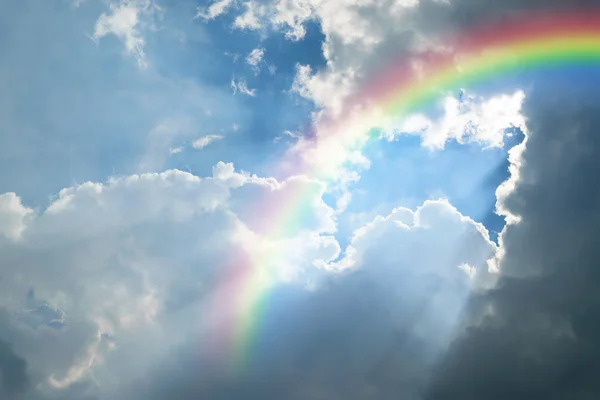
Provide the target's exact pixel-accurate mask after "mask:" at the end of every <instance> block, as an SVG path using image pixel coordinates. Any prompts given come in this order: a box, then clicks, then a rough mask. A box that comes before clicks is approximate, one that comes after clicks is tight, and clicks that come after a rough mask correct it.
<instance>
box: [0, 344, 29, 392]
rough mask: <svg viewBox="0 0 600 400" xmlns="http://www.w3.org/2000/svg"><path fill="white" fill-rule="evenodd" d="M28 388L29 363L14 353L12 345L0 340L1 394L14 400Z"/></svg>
mask: <svg viewBox="0 0 600 400" xmlns="http://www.w3.org/2000/svg"><path fill="white" fill-rule="evenodd" d="M28 386H29V377H28V376H27V363H26V362H25V360H23V359H22V358H20V357H19V356H18V355H16V354H15V353H14V352H13V350H12V348H11V346H10V344H8V343H6V342H5V341H3V340H1V339H0V393H2V394H3V396H7V397H6V398H13V396H17V395H18V394H19V393H22V392H24V391H25V390H26V389H27V387H28Z"/></svg>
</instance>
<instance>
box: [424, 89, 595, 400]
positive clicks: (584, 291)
mask: <svg viewBox="0 0 600 400" xmlns="http://www.w3.org/2000/svg"><path fill="white" fill-rule="evenodd" d="M541 82H542V81H541V80H540V81H538V82H537V83H538V85H536V87H537V89H536V90H534V91H532V92H531V94H530V95H529V96H528V100H527V101H526V104H525V107H524V114H525V115H526V116H527V118H528V124H527V126H528V132H529V134H528V140H527V143H526V147H525V148H524V151H523V152H522V154H521V155H520V157H519V163H518V165H520V171H519V175H520V177H519V180H518V181H517V182H516V183H515V185H514V189H513V190H512V192H511V193H510V194H508V195H505V196H504V197H503V198H502V199H501V204H502V206H503V207H504V208H505V209H506V210H508V211H509V212H510V213H512V214H514V215H518V216H520V222H518V223H513V224H510V225H508V226H507V227H506V228H505V231H504V233H503V234H502V242H503V246H504V252H503V253H504V256H503V258H502V260H501V262H500V265H499V268H500V271H501V273H502V278H501V280H500V282H499V285H498V286H497V288H495V289H494V290H492V291H490V292H487V293H484V294H482V295H481V296H478V297H476V298H474V299H472V301H471V302H470V304H469V307H468V310H469V312H468V314H467V316H468V322H469V329H466V330H464V331H463V332H462V333H461V335H460V339H459V340H457V342H456V343H455V344H454V345H453V346H452V350H451V351H450V353H449V354H448V356H447V357H446V358H445V359H444V360H443V362H442V363H441V365H440V366H439V368H438V370H437V376H436V379H435V380H434V382H433V385H432V387H431V388H430V390H429V394H428V396H427V397H426V398H427V399H463V398H479V397H480V396H485V397H486V398H489V399H504V398H529V399H542V398H543V399H554V398H570V399H585V398H589V397H594V396H596V395H597V393H598V392H599V390H600V387H599V386H598V383H597V381H596V380H595V379H593V378H592V376H591V375H590V374H589V372H590V371H593V370H595V369H596V368H597V355H598V354H599V351H600V347H599V344H598V340H597V334H598V331H599V327H598V323H597V318H598V315H600V309H599V308H598V292H597V290H596V288H595V284H594V283H593V282H595V281H596V280H597V268H596V266H597V265H598V256H597V252H596V250H595V248H596V247H597V236H596V235H595V233H593V232H595V231H596V229H597V225H598V221H597V219H598V218H597V216H596V214H597V213H596V212H595V211H594V209H595V200H594V199H597V198H598V186H597V185H596V183H595V182H596V181H597V178H598V176H597V175H598V174H597V171H598V157H597V151H598V149H599V145H600V142H599V141H598V135H597V134H596V129H595V128H594V127H595V126H597V125H598V123H600V120H599V119H598V106H597V93H593V91H594V90H595V89H590V88H589V81H587V80H585V81H584V82H588V83H584V85H583V86H587V87H582V86H580V85H579V84H577V85H572V84H570V90H569V91H567V92H563V94H562V95H561V96H560V99H559V98H557V97H556V96H552V92H553V90H555V89H554V88H553V86H552V85H541V84H540V83H541ZM556 83H558V81H556ZM523 371H526V372H523ZM523 373H526V375H523ZM525 376H526V378H525V379H524V377H525Z"/></svg>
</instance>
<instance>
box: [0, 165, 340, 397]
mask: <svg viewBox="0 0 600 400" xmlns="http://www.w3.org/2000/svg"><path fill="white" fill-rule="evenodd" d="M311 185H314V183H313V182H311V181H307V180H305V179H303V178H297V179H294V180H292V181H290V182H278V181H276V180H274V179H273V178H259V177H256V176H250V175H248V174H243V173H239V172H236V171H235V170H234V169H233V166H232V165H231V164H225V163H219V164H218V165H217V166H215V168H214V176H213V177H208V178H200V177H197V176H194V175H191V174H189V173H185V172H181V171H177V170H172V171H166V172H164V173H160V174H141V175H131V176H126V177H119V178H112V179H111V180H109V181H108V182H106V183H104V184H102V183H92V182H87V183H84V184H81V185H78V186H73V187H70V188H65V189H64V190H62V191H61V192H60V194H59V196H58V198H57V199H56V200H55V201H54V202H53V203H52V204H51V205H50V206H49V207H48V208H47V209H45V210H43V211H42V212H39V213H37V214H36V215H31V216H30V221H29V222H28V224H27V225H26V228H24V230H23V231H22V232H21V238H20V240H19V241H18V242H14V243H13V242H7V243H4V244H3V247H2V252H1V254H0V265H2V268H0V274H1V277H2V279H0V288H1V290H0V292H1V294H0V304H2V305H3V307H4V309H6V310H7V313H6V315H5V318H4V317H3V318H4V319H2V320H0V338H2V339H3V340H6V341H7V342H8V343H11V345H13V346H14V348H15V352H17V351H18V352H17V354H19V355H20V357H23V358H24V359H25V360H27V364H28V365H29V366H30V373H31V379H32V387H36V388H38V389H31V390H32V391H35V392H36V393H37V391H40V395H42V394H44V393H48V394H51V393H54V392H55V391H56V390H59V389H60V390H74V389H73V388H75V387H81V385H82V384H84V383H85V385H84V386H86V387H87V389H85V390H84V389H82V390H84V392H85V393H87V394H89V395H93V394H97V395H100V394H102V393H104V395H106V393H111V392H113V391H115V390H117V388H119V387H121V386H122V385H123V384H125V383H126V382H128V381H129V380H131V379H134V378H135V377H136V376H138V374H143V373H144V371H145V369H147V368H149V367H150V366H151V365H152V364H153V363H154V362H155V361H156V360H158V359H161V358H162V357H166V356H167V352H168V348H169V347H170V346H175V345H177V343H180V341H181V340H183V338H185V337H188V335H189V334H192V333H194V332H196V331H195V330H196V329H198V327H197V326H194V325H193V324H189V318H188V317H187V316H186V315H188V314H187V313H188V312H194V311H191V308H192V309H196V310H197V309H198V308H199V307H201V306H202V304H203V299H206V297H205V296H207V294H208V293H211V292H212V291H214V290H216V289H217V285H218V283H219V282H220V280H221V279H220V277H221V276H222V274H225V273H227V271H225V270H223V268H227V263H226V262H225V261H224V260H225V259H226V258H227V257H228V256H230V255H231V254H232V253H235V252H242V253H243V252H247V253H248V254H249V255H248V258H249V259H250V258H251V257H252V256H251V254H252V253H253V252H262V251H269V252H270V253H269V254H273V249H272V247H273V246H274V247H275V248H276V249H280V250H281V251H282V252H283V256H284V258H282V260H287V261H285V263H286V264H288V265H289V268H286V270H285V271H282V275H281V278H282V279H284V278H285V279H289V277H292V276H295V275H297V273H294V270H298V271H300V268H304V267H311V265H312V263H313V262H314V261H316V260H318V259H319V258H320V257H324V258H323V260H324V261H323V262H327V261H328V260H330V259H332V258H334V257H336V256H337V252H339V247H338V246H337V245H336V242H335V241H334V240H332V238H331V237H327V236H320V232H324V230H331V227H332V224H333V221H332V220H331V216H332V210H331V209H330V208H329V207H327V206H326V205H325V204H323V203H322V202H318V201H317V199H318V197H315V196H320V195H321V194H322V189H321V187H320V186H316V189H317V190H312V189H309V188H310V187H311ZM289 190H292V191H299V192H302V193H306V194H307V195H306V196H304V198H303V200H305V201H306V202H307V204H306V207H305V208H304V215H305V216H306V220H305V221H304V222H303V223H302V224H301V226H298V227H297V229H301V230H302V231H303V232H304V233H302V235H300V236H298V234H297V233H294V231H289V230H288V231H286V232H287V233H288V235H289V238H287V239H286V238H278V239H276V240H275V238H269V237H268V236H265V235H264V234H263V233H262V232H263V231H262V230H261V229H262V228H261V226H260V223H261V221H260V220H258V219H256V217H257V216H258V215H257V213H256V209H257V208H256V207H257V204H263V205H268V204H278V203H279V202H280V200H277V199H278V198H281V196H283V198H289V196H290V194H286V192H287V191H289ZM4 197H6V198H8V199H10V200H11V201H10V202H8V204H11V205H15V204H16V205H20V202H19V199H18V197H15V196H14V195H12V194H11V195H4ZM4 197H3V198H4ZM252 210H254V212H253V211H252ZM3 212H4V213H5V214H11V215H13V216H14V218H4V219H3V220H2V222H3V225H2V226H3V228H4V229H7V227H8V228H10V227H11V226H12V225H14V223H13V222H11V221H14V220H18V218H20V217H21V216H22V215H24V214H30V213H32V211H28V212H27V213H24V212H23V210H22V207H20V206H19V207H15V206H11V207H9V208H7V209H6V210H5V211H3ZM313 213H314V214H315V216H314V217H311V215H312V214H313ZM5 221H8V224H5ZM311 221H312V222H311ZM11 224H12V225H11ZM296 232H299V231H296ZM274 240H275V241H274ZM258 256H259V255H258V254H257V257H258ZM232 268H237V266H235V265H233V266H232ZM286 277H287V278H286ZM0 311H1V310H0ZM197 312H200V311H199V310H197ZM2 315H4V314H2ZM171 329H176V330H180V334H175V335H173V334H171V333H169V331H170V330H171ZM152 342H155V343H154V344H151V343H152ZM160 343H162V344H164V346H163V345H161V344H160ZM50 344H51V345H50ZM151 349H152V350H151ZM0 350H1V348H0ZM55 351H56V352H57V353H54V352H55ZM131 354H135V356H134V357H133V358H130V355H131ZM127 360H129V361H127ZM0 361H1V360H0ZM0 364H1V363H0ZM132 371H138V372H134V373H132ZM78 385H79V386H78ZM32 393H33V392H32ZM78 393H79V392H78ZM79 395H81V396H82V395H83V394H82V393H79ZM109 397H110V395H109ZM74 398H80V397H74ZM113 398H114V397H113Z"/></svg>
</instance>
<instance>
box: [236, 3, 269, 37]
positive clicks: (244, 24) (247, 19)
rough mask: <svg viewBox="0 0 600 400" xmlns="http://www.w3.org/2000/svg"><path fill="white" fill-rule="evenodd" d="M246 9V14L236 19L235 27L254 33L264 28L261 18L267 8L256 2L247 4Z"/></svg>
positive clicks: (245, 4)
mask: <svg viewBox="0 0 600 400" xmlns="http://www.w3.org/2000/svg"><path fill="white" fill-rule="evenodd" d="M244 7H245V8H246V12H244V14H242V15H239V16H237V17H236V18H235V20H234V21H233V27H234V28H237V29H242V30H243V29H248V30H252V31H255V30H258V29H260V28H261V27H262V25H261V23H260V16H261V15H262V14H264V12H265V7H264V6H262V5H258V4H257V3H255V2H254V1H247V2H245V3H244Z"/></svg>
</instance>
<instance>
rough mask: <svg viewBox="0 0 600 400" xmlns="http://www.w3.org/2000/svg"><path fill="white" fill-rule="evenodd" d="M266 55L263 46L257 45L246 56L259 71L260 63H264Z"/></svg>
mask: <svg viewBox="0 0 600 400" xmlns="http://www.w3.org/2000/svg"><path fill="white" fill-rule="evenodd" d="M264 56H265V49H264V48H262V47H257V48H256V49H254V50H252V51H251V52H250V53H249V54H248V56H247V57H246V63H247V64H248V65H250V66H251V67H252V68H253V69H254V70H255V71H257V72H258V71H259V70H260V64H261V63H262V61H263V57H264Z"/></svg>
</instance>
